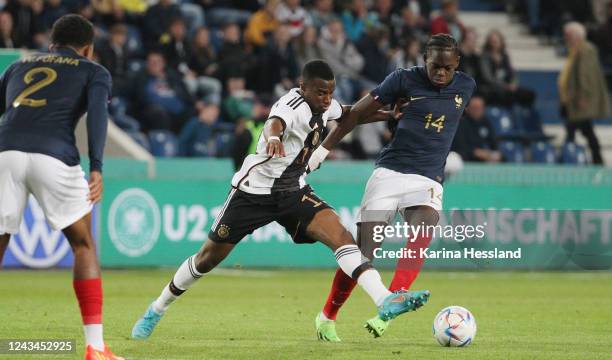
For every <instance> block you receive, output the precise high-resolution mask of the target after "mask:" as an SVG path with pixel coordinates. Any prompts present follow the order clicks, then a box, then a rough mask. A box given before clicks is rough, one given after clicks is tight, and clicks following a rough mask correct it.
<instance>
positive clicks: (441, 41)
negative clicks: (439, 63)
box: [425, 34, 459, 55]
mask: <svg viewBox="0 0 612 360" xmlns="http://www.w3.org/2000/svg"><path fill="white" fill-rule="evenodd" d="M430 50H441V51H452V52H454V53H455V54H457V55H459V46H458V45H457V40H455V38H454V37H452V36H450V35H449V34H436V35H434V36H432V37H431V38H430V39H429V41H428V42H427V45H425V53H429V51H430Z"/></svg>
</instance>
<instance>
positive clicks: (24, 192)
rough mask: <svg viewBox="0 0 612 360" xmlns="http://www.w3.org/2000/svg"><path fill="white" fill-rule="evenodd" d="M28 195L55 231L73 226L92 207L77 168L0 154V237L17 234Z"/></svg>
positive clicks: (44, 158)
mask: <svg viewBox="0 0 612 360" xmlns="http://www.w3.org/2000/svg"><path fill="white" fill-rule="evenodd" d="M29 194H32V195H34V197H35V198H36V200H37V201H38V204H39V205H40V206H41V208H42V209H43V211H44V213H45V216H46V217H47V221H48V222H49V224H50V225H51V227H53V228H54V229H55V230H62V229H64V228H66V227H68V226H69V225H72V224H74V223H75V222H76V221H77V220H79V219H80V218H82V217H83V216H85V215H87V214H88V213H89V212H90V211H91V209H92V207H93V206H92V204H91V203H90V202H89V200H88V199H87V197H88V195H89V185H88V184H87V180H85V173H84V172H83V170H82V169H81V166H80V165H76V166H68V165H66V164H64V163H63V162H61V161H60V160H57V159H56V158H53V157H51V156H48V155H43V154H35V153H26V152H21V151H3V152H0V234H15V233H17V232H18V230H19V225H20V224H21V220H22V217H23V211H24V209H25V207H26V204H27V201H28V195H29Z"/></svg>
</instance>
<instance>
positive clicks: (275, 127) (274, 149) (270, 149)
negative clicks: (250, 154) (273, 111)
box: [263, 117, 285, 157]
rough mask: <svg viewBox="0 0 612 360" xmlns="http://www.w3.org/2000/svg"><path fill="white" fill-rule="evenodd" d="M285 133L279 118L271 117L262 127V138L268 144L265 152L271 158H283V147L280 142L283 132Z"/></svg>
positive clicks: (283, 124) (283, 125)
mask: <svg viewBox="0 0 612 360" xmlns="http://www.w3.org/2000/svg"><path fill="white" fill-rule="evenodd" d="M284 131H285V123H284V120H282V119H281V118H280V117H271V118H269V119H268V121H266V124H265V125H264V131H263V132H264V138H265V139H266V142H267V143H268V144H267V145H266V151H267V153H268V156H271V157H284V156H285V147H284V146H283V143H282V141H281V138H282V136H283V132H284Z"/></svg>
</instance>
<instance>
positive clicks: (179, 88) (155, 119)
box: [134, 52, 201, 131]
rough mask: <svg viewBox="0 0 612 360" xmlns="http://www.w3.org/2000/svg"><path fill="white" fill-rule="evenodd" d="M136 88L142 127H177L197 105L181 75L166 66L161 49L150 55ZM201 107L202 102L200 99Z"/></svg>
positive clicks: (169, 128) (165, 128)
mask: <svg viewBox="0 0 612 360" xmlns="http://www.w3.org/2000/svg"><path fill="white" fill-rule="evenodd" d="M134 85H135V89H134V92H135V94H136V99H137V101H138V102H139V109H140V110H141V113H140V114H139V115H140V116H137V118H139V120H140V121H141V125H142V128H143V129H144V130H146V131H148V130H171V131H178V130H179V129H181V128H182V126H183V124H184V121H185V119H187V117H188V116H189V115H190V113H191V110H190V109H191V107H192V106H193V105H194V104H193V101H192V99H191V97H190V96H189V93H188V91H187V89H186V88H185V85H184V84H183V81H182V79H181V77H180V76H178V75H177V74H175V73H173V72H172V71H169V70H168V69H166V62H165V60H164V57H163V55H162V54H161V53H160V52H150V53H149V54H148V55H147V65H146V68H145V69H144V70H143V71H142V72H141V73H140V74H139V76H138V77H137V79H136V81H135V84H134ZM196 105H197V106H196V108H198V111H199V110H200V109H201V104H199V103H197V104H196Z"/></svg>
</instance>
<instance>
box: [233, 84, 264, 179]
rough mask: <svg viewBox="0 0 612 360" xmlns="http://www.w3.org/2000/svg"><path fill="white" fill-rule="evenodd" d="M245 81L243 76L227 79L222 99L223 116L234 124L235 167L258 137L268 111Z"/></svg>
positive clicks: (237, 166) (240, 163) (238, 166)
mask: <svg viewBox="0 0 612 360" xmlns="http://www.w3.org/2000/svg"><path fill="white" fill-rule="evenodd" d="M245 83H246V82H245V80H244V79H243V78H230V79H228V81H227V94H228V96H227V97H226V98H225V100H224V101H223V113H224V117H225V118H226V119H227V120H228V121H229V122H231V123H232V124H234V126H235V127H234V137H235V140H234V146H233V148H232V158H233V160H234V168H235V169H239V168H240V166H241V165H242V161H243V160H244V158H245V157H246V156H247V154H248V153H249V149H250V148H251V146H252V143H253V142H255V143H256V142H257V140H258V139H259V133H260V131H261V130H262V128H263V123H264V122H265V120H266V118H267V115H268V114H269V113H270V109H269V107H266V106H264V105H263V104H262V103H261V102H260V101H259V100H258V99H257V98H256V97H255V93H253V92H252V91H249V90H246V88H245ZM254 140H255V141H254Z"/></svg>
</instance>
